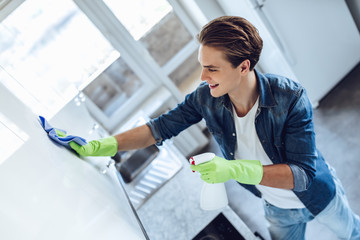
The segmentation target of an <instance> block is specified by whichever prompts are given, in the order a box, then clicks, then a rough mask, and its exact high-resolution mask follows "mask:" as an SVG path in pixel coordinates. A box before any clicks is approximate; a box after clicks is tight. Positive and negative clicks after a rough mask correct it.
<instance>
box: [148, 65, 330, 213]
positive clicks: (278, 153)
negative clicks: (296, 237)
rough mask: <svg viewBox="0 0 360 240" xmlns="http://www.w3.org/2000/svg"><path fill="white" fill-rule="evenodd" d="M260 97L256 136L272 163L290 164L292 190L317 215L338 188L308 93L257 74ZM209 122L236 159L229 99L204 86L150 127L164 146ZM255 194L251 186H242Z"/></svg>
mask: <svg viewBox="0 0 360 240" xmlns="http://www.w3.org/2000/svg"><path fill="white" fill-rule="evenodd" d="M255 75H256V79H257V81H258V89H259V93H260V97H259V107H258V109H257V113H256V118H255V128H256V132H257V134H258V138H259V140H260V142H261V144H262V146H263V148H264V150H265V152H266V154H267V155H268V157H269V158H270V159H271V161H272V162H273V163H274V164H278V163H285V164H288V165H289V166H290V167H291V169H292V171H293V175H294V185H295V187H294V189H293V192H294V193H295V194H296V195H297V196H298V198H299V199H300V200H301V201H302V202H303V204H304V205H305V206H306V207H307V208H308V209H309V211H310V212H311V213H312V214H314V215H317V214H318V213H319V212H320V211H321V210H323V209H324V208H325V207H326V206H327V204H328V203H329V202H330V201H331V199H332V198H333V197H334V195H335V184H334V182H333V179H332V176H331V174H330V171H329V168H328V165H327V163H326V162H325V160H324V158H323V157H322V155H321V154H320V152H319V151H318V150H317V149H316V145H315V133H314V127H313V120H312V106H311V103H310V101H309V99H308V97H307V95H306V91H305V89H304V88H303V87H302V86H301V85H300V84H299V83H297V82H294V81H292V80H290V79H288V78H285V77H281V76H278V75H273V74H265V75H263V74H261V73H259V72H257V71H256V70H255ZM202 119H205V122H206V125H207V128H208V130H209V131H210V132H211V133H212V135H213V136H214V138H215V140H216V141H217V143H218V144H219V146H220V148H221V151H222V153H223V155H224V157H225V158H226V159H228V160H233V159H234V152H235V147H236V139H237V137H236V131H235V123H234V118H233V112H232V103H231V101H230V98H229V96H228V95H224V96H222V97H218V98H214V97H212V96H211V94H210V89H209V87H208V85H207V84H206V83H205V82H204V83H202V84H200V86H199V87H198V88H197V89H196V90H195V91H194V92H192V93H191V94H189V95H187V96H186V97H185V100H184V101H183V102H182V103H180V104H179V105H178V106H177V107H176V108H174V109H173V110H171V111H169V112H168V113H166V114H163V115H161V116H159V117H158V118H155V119H152V120H150V121H149V122H148V123H147V125H148V126H149V127H150V129H151V131H152V134H153V136H154V138H155V140H156V141H157V144H158V145H160V144H161V143H162V142H163V141H164V140H166V139H169V138H171V137H173V136H176V135H178V134H179V133H180V132H181V131H183V130H184V129H186V128H187V127H189V126H191V125H193V124H195V123H197V122H199V121H200V120H202ZM241 185H242V186H244V187H245V188H246V189H248V190H250V191H251V192H252V193H254V194H255V195H256V196H258V197H261V193H260V192H259V191H258V190H257V188H256V187H255V186H253V185H247V184H241Z"/></svg>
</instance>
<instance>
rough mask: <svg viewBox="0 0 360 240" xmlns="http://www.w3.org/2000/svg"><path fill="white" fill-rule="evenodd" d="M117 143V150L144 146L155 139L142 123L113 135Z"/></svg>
mask: <svg viewBox="0 0 360 240" xmlns="http://www.w3.org/2000/svg"><path fill="white" fill-rule="evenodd" d="M114 137H115V139H116V141H117V143H118V151H126V150H131V149H139V148H145V147H148V146H150V145H152V144H155V143H156V141H155V139H154V137H153V135H152V133H151V131H150V128H149V127H148V126H147V125H142V126H139V127H136V128H133V129H130V130H128V131H125V132H123V133H120V134H117V135H115V136H114Z"/></svg>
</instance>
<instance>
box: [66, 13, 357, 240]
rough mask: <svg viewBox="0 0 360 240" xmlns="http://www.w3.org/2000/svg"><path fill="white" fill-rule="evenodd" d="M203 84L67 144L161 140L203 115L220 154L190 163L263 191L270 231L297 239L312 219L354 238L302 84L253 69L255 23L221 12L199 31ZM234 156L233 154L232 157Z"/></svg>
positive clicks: (112, 147)
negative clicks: (158, 108)
mask: <svg viewBox="0 0 360 240" xmlns="http://www.w3.org/2000/svg"><path fill="white" fill-rule="evenodd" d="M198 40H199V43H200V48H199V62H200V64H201V66H202V68H203V69H202V73H201V80H202V81H203V83H202V84H200V86H199V87H198V88H197V89H196V90H195V91H194V92H192V93H191V94H189V95H187V96H186V98H185V100H184V102H182V103H181V104H179V105H178V106H177V107H176V108H174V109H173V110H171V111H170V112H168V113H167V114H163V115H161V116H159V117H158V118H156V119H153V120H151V121H150V122H148V123H147V124H146V125H143V126H140V127H138V128H135V129H132V130H130V131H127V132H125V133H122V134H119V135H116V136H114V137H109V138H106V139H101V140H98V141H92V142H90V143H89V144H87V145H85V146H78V145H76V144H75V143H72V144H71V146H72V147H73V148H74V149H75V150H76V151H77V152H78V153H79V154H80V155H85V156H89V155H91V156H99V155H102V156H104V155H114V154H115V153H116V152H117V151H118V150H128V149H134V148H142V147H146V146H149V145H151V144H155V143H156V144H161V143H162V142H163V141H164V140H166V139H169V138H171V137H173V136H176V135H177V134H179V133H180V132H181V131H182V130H184V129H186V128H187V127H189V126H191V125H192V124H195V123H197V122H199V121H200V120H202V119H205V121H206V124H207V127H208V129H209V131H210V132H211V133H212V134H213V136H214V138H215V139H216V141H217V142H218V144H219V146H220V148H221V150H222V153H223V155H224V157H225V158H221V157H215V158H214V159H212V161H210V162H207V163H204V164H200V165H197V166H191V168H192V169H193V170H195V171H199V172H200V174H201V178H202V179H203V180H204V181H206V182H209V183H218V182H226V181H228V180H229V179H235V180H236V181H238V182H239V183H240V184H241V185H242V186H243V187H245V188H246V189H248V190H249V191H251V192H252V193H254V194H255V195H256V196H259V197H262V198H263V199H264V208H265V215H266V218H267V220H268V221H269V223H270V228H269V230H270V234H271V236H272V238H273V239H286V240H288V239H304V235H305V227H306V223H307V222H308V221H310V220H312V219H314V218H315V219H317V220H318V221H320V222H322V223H324V224H325V225H327V226H328V227H329V228H330V229H331V230H332V231H333V232H334V233H335V234H336V235H337V236H338V237H339V238H340V239H360V221H359V217H358V216H357V215H355V214H354V213H353V212H352V210H351V209H350V207H349V206H348V203H347V200H346V197H345V195H344V192H343V189H342V186H341V184H340V182H339V180H338V179H337V178H336V176H335V175H334V172H333V171H332V169H331V167H329V165H328V164H327V163H326V162H325V160H324V159H323V157H322V155H321V154H320V152H319V151H318V150H317V149H316V146H315V134H314V128H313V121H312V107H311V104H310V102H309V99H308V97H307V95H306V91H305V89H304V88H303V87H302V86H301V85H300V84H299V83H297V82H294V81H291V80H290V79H287V78H285V77H281V76H277V75H272V74H266V75H263V74H261V73H259V72H258V71H256V70H255V69H254V67H255V65H256V63H257V62H258V60H259V57H260V53H261V50H262V39H261V37H260V36H259V34H258V31H257V29H256V28H255V27H254V26H253V25H252V24H251V23H249V22H248V21H247V20H245V19H243V18H240V17H220V18H217V19H215V20H213V21H211V22H210V23H208V24H207V25H206V26H204V27H203V29H202V30H201V32H200V34H199V35H198ZM235 159H237V160H235Z"/></svg>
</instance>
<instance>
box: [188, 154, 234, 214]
mask: <svg viewBox="0 0 360 240" xmlns="http://www.w3.org/2000/svg"><path fill="white" fill-rule="evenodd" d="M214 157H215V154H214V153H203V154H199V155H196V156H193V157H191V158H190V164H192V165H198V164H201V163H205V162H208V161H210V160H212V159H213V158H214ZM227 204H228V198H227V194H226V189H225V184H224V183H215V184H210V183H207V182H204V184H203V186H202V189H201V194H200V207H201V208H202V209H203V210H208V211H211V210H217V209H220V208H223V207H225V206H226V205H227Z"/></svg>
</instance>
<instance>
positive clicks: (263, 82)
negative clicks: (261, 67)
mask: <svg viewBox="0 0 360 240" xmlns="http://www.w3.org/2000/svg"><path fill="white" fill-rule="evenodd" d="M254 71H255V76H256V81H257V82H258V88H259V93H260V97H259V107H274V106H276V101H275V99H274V96H273V93H272V91H271V87H270V82H269V79H268V78H267V77H266V76H265V75H263V74H262V73H260V72H259V71H257V70H256V69H254ZM220 103H221V104H223V105H224V106H225V108H226V109H227V110H229V111H230V112H231V113H232V104H231V100H230V97H229V95H228V94H226V95H224V96H222V97H221V101H220Z"/></svg>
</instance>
